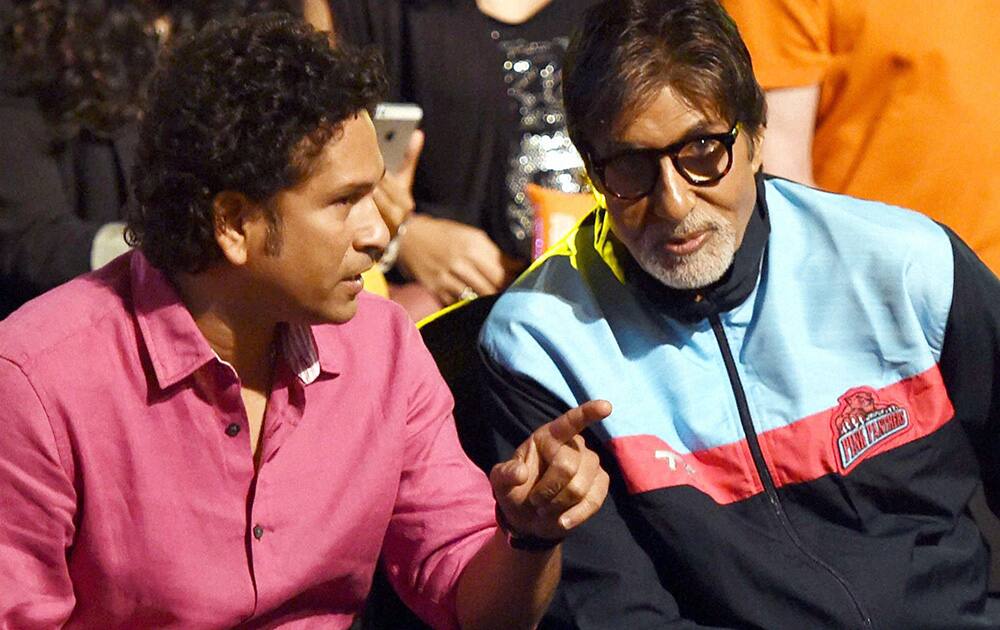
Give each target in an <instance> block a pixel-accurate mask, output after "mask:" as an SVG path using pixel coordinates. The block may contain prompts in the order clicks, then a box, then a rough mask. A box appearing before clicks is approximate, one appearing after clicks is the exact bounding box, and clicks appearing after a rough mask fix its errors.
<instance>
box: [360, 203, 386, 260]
mask: <svg viewBox="0 0 1000 630" xmlns="http://www.w3.org/2000/svg"><path fill="white" fill-rule="evenodd" d="M388 244H389V228H388V227H387V226H386V224H385V221H384V220H383V219H382V215H381V213H379V211H378V206H376V205H375V199H374V197H373V196H372V195H368V196H366V197H365V198H364V199H363V200H362V201H361V202H360V204H359V207H358V208H357V224H356V226H355V230H354V248H355V249H356V250H358V251H363V252H368V253H370V254H371V255H372V258H374V259H376V260H377V259H378V258H379V257H380V256H381V255H382V252H384V251H385V248H386V246H387V245H388Z"/></svg>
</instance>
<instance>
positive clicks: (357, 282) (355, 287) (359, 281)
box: [342, 274, 365, 294]
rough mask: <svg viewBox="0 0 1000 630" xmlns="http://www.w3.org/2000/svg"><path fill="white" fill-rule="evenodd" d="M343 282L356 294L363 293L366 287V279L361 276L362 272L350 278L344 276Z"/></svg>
mask: <svg viewBox="0 0 1000 630" xmlns="http://www.w3.org/2000/svg"><path fill="white" fill-rule="evenodd" d="M342 282H343V283H344V284H346V285H347V288H348V290H349V291H350V292H351V293H354V294H358V293H361V291H362V290H363V289H364V288H365V279H364V278H363V277H362V276H361V274H357V275H355V276H352V277H350V278H344V280H342Z"/></svg>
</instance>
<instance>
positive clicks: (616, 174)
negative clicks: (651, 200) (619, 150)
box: [604, 152, 660, 199]
mask: <svg viewBox="0 0 1000 630" xmlns="http://www.w3.org/2000/svg"><path fill="white" fill-rule="evenodd" d="M659 174H660V162H659V160H658V159H657V157H656V155H655V154H650V153H646V152H635V153H624V154H622V155H619V156H618V157H616V158H615V159H613V160H611V161H610V162H608V164H607V166H605V168H604V185H605V186H606V187H607V189H608V190H609V191H611V192H612V193H613V194H615V195H618V196H620V197H623V198H625V199H632V198H636V197H642V196H643V195H645V194H647V193H649V191H650V189H651V188H653V186H655V185H656V178H657V177H658V176H659Z"/></svg>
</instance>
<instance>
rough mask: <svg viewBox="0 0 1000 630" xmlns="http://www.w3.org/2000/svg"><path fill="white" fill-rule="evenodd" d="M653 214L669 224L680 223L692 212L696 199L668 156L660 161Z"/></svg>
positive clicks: (690, 187)
mask: <svg viewBox="0 0 1000 630" xmlns="http://www.w3.org/2000/svg"><path fill="white" fill-rule="evenodd" d="M653 195H654V196H655V199H654V200H653V204H652V205H653V212H654V213H655V214H656V215H658V216H660V217H661V218H663V219H666V220H667V221H670V222H671V223H675V224H676V223H680V222H681V221H683V220H684V218H685V217H687V215H688V214H690V213H691V211H692V210H694V206H695V203H696V201H697V197H696V195H695V193H694V190H692V186H691V184H689V183H688V182H687V180H685V179H684V178H683V177H682V176H681V174H680V173H679V172H677V167H675V166H674V163H673V162H672V161H671V160H670V158H669V157H668V156H663V158H661V159H660V182H659V186H657V187H656V189H655V190H654V191H653Z"/></svg>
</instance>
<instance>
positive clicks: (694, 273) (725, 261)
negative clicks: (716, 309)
mask: <svg viewBox="0 0 1000 630" xmlns="http://www.w3.org/2000/svg"><path fill="white" fill-rule="evenodd" d="M689 258H690V259H688V260H676V259H672V260H669V261H666V260H663V259H662V258H661V257H659V256H656V255H649V254H646V255H643V256H640V257H638V262H639V265H640V266H641V267H642V268H643V269H644V270H645V271H646V273H648V274H649V275H651V276H653V277H654V278H656V279H657V280H659V281H660V282H662V283H663V284H665V285H667V286H668V287H670V288H671V289H683V290H691V289H701V288H702V287H707V286H708V285H710V284H712V283H713V282H715V281H716V280H718V279H719V278H721V277H722V276H723V275H724V274H725V273H726V270H727V269H729V266H730V265H731V264H732V262H733V259H732V256H729V257H720V256H700V257H699V256H697V254H696V255H694V256H692V257H689Z"/></svg>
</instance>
